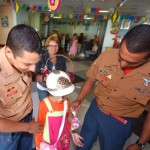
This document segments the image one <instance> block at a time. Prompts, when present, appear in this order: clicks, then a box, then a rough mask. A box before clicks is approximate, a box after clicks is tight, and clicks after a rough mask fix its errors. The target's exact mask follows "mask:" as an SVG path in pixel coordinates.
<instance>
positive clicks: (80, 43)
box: [78, 33, 84, 53]
mask: <svg viewBox="0 0 150 150" xmlns="http://www.w3.org/2000/svg"><path fill="white" fill-rule="evenodd" d="M83 40H84V36H83V33H80V36H79V37H78V53H80V49H81V45H82V43H83Z"/></svg>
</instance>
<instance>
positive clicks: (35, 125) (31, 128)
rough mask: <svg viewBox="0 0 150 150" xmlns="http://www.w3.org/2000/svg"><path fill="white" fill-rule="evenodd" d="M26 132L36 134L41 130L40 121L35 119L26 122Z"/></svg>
mask: <svg viewBox="0 0 150 150" xmlns="http://www.w3.org/2000/svg"><path fill="white" fill-rule="evenodd" d="M27 124H28V125H27V132H29V133H32V134H36V133H39V132H43V125H42V123H39V122H36V121H35V119H32V121H30V122H28V123H27Z"/></svg>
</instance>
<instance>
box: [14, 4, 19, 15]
mask: <svg viewBox="0 0 150 150" xmlns="http://www.w3.org/2000/svg"><path fill="white" fill-rule="evenodd" d="M14 10H15V12H16V13H17V12H18V11H19V4H18V2H17V1H15V2H14Z"/></svg>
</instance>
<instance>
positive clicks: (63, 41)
mask: <svg viewBox="0 0 150 150" xmlns="http://www.w3.org/2000/svg"><path fill="white" fill-rule="evenodd" d="M64 48H65V35H64V33H62V34H61V50H62V52H64Z"/></svg>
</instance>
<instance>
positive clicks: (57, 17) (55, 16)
mask: <svg viewBox="0 0 150 150" xmlns="http://www.w3.org/2000/svg"><path fill="white" fill-rule="evenodd" d="M53 18H57V19H60V18H61V17H57V16H54V17H53Z"/></svg>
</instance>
